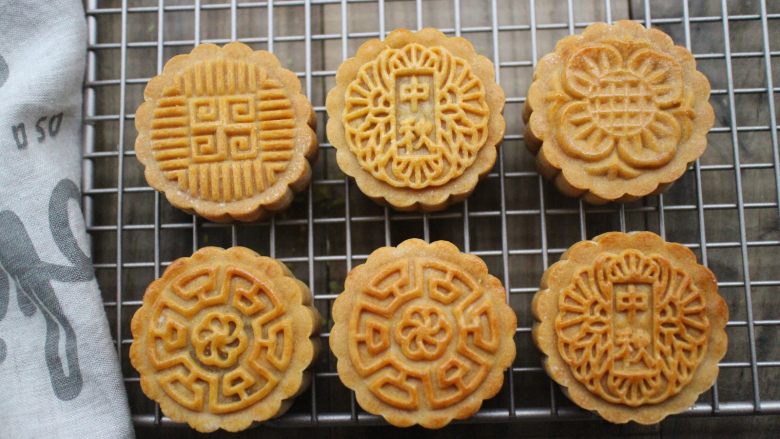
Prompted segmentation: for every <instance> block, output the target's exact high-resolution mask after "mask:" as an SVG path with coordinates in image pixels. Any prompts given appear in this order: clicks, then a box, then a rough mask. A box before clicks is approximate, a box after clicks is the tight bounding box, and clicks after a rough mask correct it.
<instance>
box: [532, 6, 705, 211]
mask: <svg viewBox="0 0 780 439" xmlns="http://www.w3.org/2000/svg"><path fill="white" fill-rule="evenodd" d="M709 96H710V84H709V81H707V78H706V77H705V76H704V75H703V74H701V73H700V72H698V71H697V70H696V62H695V60H694V58H693V55H691V53H690V52H689V51H688V50H687V49H685V48H684V47H680V46H675V45H674V42H673V41H672V39H671V38H669V36H668V35H666V34H665V33H663V32H661V31H659V30H656V29H647V28H645V27H643V26H642V25H640V24H638V23H635V22H632V21H619V22H617V23H615V24H614V25H612V26H609V25H607V24H604V23H597V24H593V25H591V26H588V28H586V29H585V32H583V34H582V35H575V36H569V37H566V38H564V39H562V40H561V41H559V42H558V44H557V45H556V46H555V51H554V52H553V53H550V54H548V55H545V56H544V57H543V58H542V59H541V60H540V61H539V64H538V65H537V67H536V71H535V72H534V81H533V83H532V84H531V87H530V89H529V91H528V101H527V103H526V107H525V115H524V117H525V120H526V135H525V140H526V144H527V145H528V147H529V148H530V149H531V151H532V152H533V153H535V154H537V167H538V169H539V172H540V173H541V174H543V175H544V176H545V177H547V178H549V179H552V180H554V181H555V184H556V185H557V186H558V188H559V189H560V190H561V192H563V193H564V194H567V195H570V196H574V197H578V196H582V197H584V199H585V200H586V201H588V202H590V203H605V202H607V201H632V200H635V199H637V198H639V197H642V196H645V195H648V194H653V193H658V192H661V191H663V190H664V189H666V188H667V187H668V186H670V185H671V183H672V182H674V181H675V180H676V179H678V178H679V177H680V176H682V174H683V173H684V172H685V170H686V169H687V168H688V165H689V164H690V163H691V162H694V161H695V160H696V159H697V158H699V156H701V155H702V153H703V152H704V150H705V148H706V147H707V132H708V131H709V129H710V128H711V127H712V125H713V122H714V113H713V111H712V106H710V104H709V101H708V99H709Z"/></svg>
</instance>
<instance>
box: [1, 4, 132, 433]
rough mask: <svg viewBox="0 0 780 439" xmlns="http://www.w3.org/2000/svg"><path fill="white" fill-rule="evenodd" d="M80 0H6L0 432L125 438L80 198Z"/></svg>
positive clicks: (128, 428) (123, 407) (128, 426)
mask: <svg viewBox="0 0 780 439" xmlns="http://www.w3.org/2000/svg"><path fill="white" fill-rule="evenodd" d="M85 57H86V21H85V17H84V10H83V8H82V4H81V1H80V0H46V1H40V0H22V1H17V0H0V158H2V159H1V160H0V438H14V439H19V438H43V437H46V438H78V439H85V438H129V437H133V427H132V423H131V421H130V413H129V410H128V405H127V396H126V393H125V389H124V386H123V383H122V375H121V373H120V365H119V363H118V361H117V355H116V351H115V348H114V345H113V344H112V342H111V334H110V331H109V328H108V321H107V319H106V314H105V311H104V309H103V305H102V301H101V296H100V291H99V289H98V285H97V282H96V280H95V276H94V271H93V267H92V262H91V260H90V258H89V254H90V252H89V249H90V246H89V242H88V238H87V234H86V230H85V227H84V220H83V217H82V214H81V209H80V207H79V204H80V201H81V195H80V192H79V186H80V182H81V149H82V148H81V115H82V91H81V90H82V80H83V75H84V66H85Z"/></svg>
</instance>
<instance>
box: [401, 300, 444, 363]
mask: <svg viewBox="0 0 780 439" xmlns="http://www.w3.org/2000/svg"><path fill="white" fill-rule="evenodd" d="M395 338H396V340H397V341H398V343H399V344H400V345H401V351H402V352H403V353H404V355H405V356H406V357H407V358H409V359H410V360H434V359H437V358H439V357H441V355H442V354H443V353H444V350H445V349H447V345H448V344H449V341H450V339H451V338H452V326H451V325H450V324H449V322H447V318H446V317H445V316H444V313H442V312H441V311H440V310H439V309H438V308H432V307H421V306H413V307H410V308H409V309H407V310H406V312H405V313H404V315H403V318H402V319H401V324H400V325H398V326H397V327H396V331H395Z"/></svg>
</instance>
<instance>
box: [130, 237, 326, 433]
mask: <svg viewBox="0 0 780 439" xmlns="http://www.w3.org/2000/svg"><path fill="white" fill-rule="evenodd" d="M319 326H320V317H319V314H318V313H317V311H316V310H315V308H314V307H313V306H312V297H311V294H310V292H309V289H308V288H307V287H306V285H305V284H304V283H303V282H301V281H299V280H297V279H295V277H293V275H292V273H291V272H290V271H289V270H288V269H287V267H285V266H284V265H283V264H282V263H281V262H278V261H276V260H275V259H271V258H267V257H263V256H260V255H258V254H257V253H255V252H253V251H252V250H249V249H247V248H244V247H232V248H230V249H227V250H224V249H221V248H217V247H205V248H202V249H200V250H198V251H197V252H195V253H194V254H193V255H192V256H191V257H188V258H180V259H177V260H176V261H174V262H173V264H171V265H170V266H169V267H168V268H167V269H166V270H165V273H164V274H163V276H162V277H161V278H159V279H157V280H155V281H154V282H152V283H151V284H150V285H149V288H148V289H147V290H146V294H144V299H143V304H142V306H141V308H139V310H138V311H137V312H136V313H135V315H134V316H133V319H132V324H131V329H132V333H133V343H132V345H131V346H130V361H131V362H132V364H133V367H135V369H136V370H137V371H138V373H139V375H140V378H141V389H142V390H143V391H144V393H145V394H146V395H147V396H148V397H149V398H151V399H153V400H155V401H157V402H158V403H159V404H160V408H161V409H162V411H163V413H164V414H165V415H166V416H168V417H170V418H171V419H173V420H174V421H178V422H186V423H188V424H189V425H190V426H191V427H192V428H194V429H196V430H198V431H201V432H209V431H214V430H216V429H218V428H222V429H225V430H228V431H240V430H243V429H246V428H247V427H249V426H250V425H251V423H252V422H255V421H264V420H267V419H270V418H272V417H274V416H277V415H279V414H281V413H283V412H284V411H285V410H287V408H289V405H290V404H291V402H292V399H291V398H293V397H294V396H295V395H297V394H298V393H300V392H301V391H303V390H304V389H305V388H306V386H307V385H308V382H309V377H308V372H307V371H306V369H307V368H308V367H309V365H310V364H311V363H312V361H313V360H314V358H315V356H316V353H317V350H318V343H319V341H318V340H317V339H312V337H314V336H315V335H316V333H317V332H318V330H319Z"/></svg>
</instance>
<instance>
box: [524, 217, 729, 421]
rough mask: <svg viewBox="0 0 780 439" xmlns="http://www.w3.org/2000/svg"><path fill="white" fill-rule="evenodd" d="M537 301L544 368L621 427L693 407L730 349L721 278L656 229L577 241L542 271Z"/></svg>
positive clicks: (575, 398)
mask: <svg viewBox="0 0 780 439" xmlns="http://www.w3.org/2000/svg"><path fill="white" fill-rule="evenodd" d="M532 307H533V313H534V317H535V318H536V324H535V325H534V329H533V338H534V341H535V342H536V344H537V346H538V347H539V349H540V350H541V351H542V352H543V353H544V355H545V356H546V358H545V360H544V367H545V370H546V371H547V373H548V374H549V375H550V377H551V378H552V379H553V380H555V381H556V382H558V384H560V385H561V386H562V387H563V389H564V391H565V393H566V394H567V395H568V397H569V398H570V399H571V400H572V401H573V402H574V403H576V404H577V405H579V406H580V407H582V408H585V409H587V410H592V411H595V412H597V413H598V414H599V415H600V416H601V417H603V418H604V419H606V420H608V421H610V422H615V423H625V422H628V421H635V422H639V423H642V424H653V423H656V422H659V421H661V420H662V419H664V418H665V417H666V416H668V415H670V414H675V413H679V412H682V411H684V410H685V409H687V408H688V407H690V406H691V405H693V403H694V402H695V401H696V399H697V398H698V396H699V395H700V394H701V393H703V392H704V391H706V390H707V389H709V388H710V387H711V386H712V385H713V383H714V382H715V380H716V378H717V376H718V362H719V361H720V360H721V359H722V358H723V356H724V355H725V353H726V348H727V345H728V339H727V336H726V331H725V327H726V323H727V321H728V308H727V307H726V303H725V301H724V300H723V298H722V297H721V296H720V295H719V294H718V288H717V280H716V279H715V276H714V275H713V274H712V272H711V271H710V270H708V269H707V268H706V267H704V266H702V265H699V264H698V263H697V262H696V256H695V255H694V254H693V252H691V251H690V250H689V249H688V248H686V247H684V246H682V245H680V244H676V243H667V242H665V241H664V240H663V239H661V237H659V236H658V235H656V234H654V233H650V232H635V233H629V234H626V233H620V232H611V233H605V234H603V235H600V236H597V237H596V238H594V239H593V240H591V241H581V242H579V243H577V244H575V245H574V246H572V247H571V248H570V249H569V250H568V251H567V252H566V253H565V254H564V255H563V256H562V257H561V260H560V261H559V262H557V263H556V264H554V265H553V266H551V267H550V268H549V269H548V270H547V271H546V272H545V273H544V276H543V278H542V284H541V290H540V291H539V292H538V293H537V294H536V295H535V296H534V300H533V305H532Z"/></svg>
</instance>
